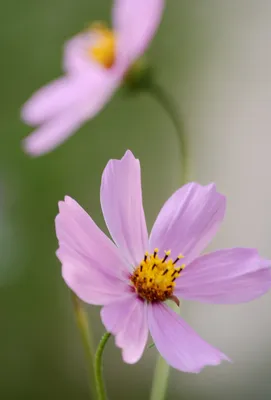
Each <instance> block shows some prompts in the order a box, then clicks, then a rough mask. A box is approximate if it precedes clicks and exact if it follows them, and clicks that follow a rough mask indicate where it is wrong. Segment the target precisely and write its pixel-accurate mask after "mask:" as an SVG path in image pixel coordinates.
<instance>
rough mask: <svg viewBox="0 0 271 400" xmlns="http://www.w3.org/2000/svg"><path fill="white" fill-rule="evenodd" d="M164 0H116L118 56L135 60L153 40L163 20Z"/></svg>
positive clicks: (114, 18) (114, 11) (115, 20)
mask: <svg viewBox="0 0 271 400" xmlns="http://www.w3.org/2000/svg"><path fill="white" fill-rule="evenodd" d="M164 3H165V2H164V0H148V1H146V0H136V1H131V0H115V5H114V8H113V25H114V30H115V31H116V32H117V35H118V39H119V40H118V50H117V51H118V54H117V57H119V56H120V57H121V58H123V56H125V57H128V59H129V62H130V63H131V62H133V61H134V60H135V59H137V58H138V57H140V56H141V55H142V54H143V53H144V51H145V50H146V48H147V46H148V45H149V42H150V41H151V40H152V38H153V36H154V34H155V32H156V30H157V28H158V25H159V23H160V21H161V17H162V13H163V9H164Z"/></svg>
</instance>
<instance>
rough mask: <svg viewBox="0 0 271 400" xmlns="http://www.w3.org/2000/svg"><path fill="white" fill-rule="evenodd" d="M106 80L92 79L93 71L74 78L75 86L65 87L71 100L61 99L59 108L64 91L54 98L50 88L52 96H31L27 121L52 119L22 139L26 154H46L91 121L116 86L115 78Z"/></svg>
mask: <svg viewBox="0 0 271 400" xmlns="http://www.w3.org/2000/svg"><path fill="white" fill-rule="evenodd" d="M107 78H109V79H105V80H103V79H102V76H101V75H97V76H95V74H94V71H93V74H89V75H87V76H86V75H85V76H80V78H76V79H75V80H76V82H77V83H76V84H75V83H74V85H70V86H69V88H66V89H67V90H66V94H67V96H68V95H69V96H70V97H69V98H68V99H67V100H63V102H62V105H58V106H56V101H57V99H58V101H60V97H61V96H64V93H65V90H64V88H63V92H62V93H60V91H59V92H58V94H57V93H56V94H55V97H54V96H53V87H52V88H51V89H52V92H51V97H50V96H46V95H44V96H42V92H41V93H40V97H39V95H37V98H35V95H34V97H33V99H32V100H30V102H29V104H28V106H27V107H28V108H27V109H28V111H27V112H28V119H29V120H30V119H31V118H30V117H32V122H33V121H34V120H36V121H37V120H38V119H40V120H42V119H46V118H50V117H53V119H51V120H49V121H47V122H45V123H44V125H42V126H41V127H40V128H38V129H37V130H36V131H34V133H32V134H31V135H30V136H28V137H27V138H26V139H25V141H24V148H25V151H26V152H27V153H29V154H31V155H33V156H38V155H41V154H44V153H47V152H49V151H51V150H53V149H54V148H55V147H57V146H58V145H59V144H61V143H62V142H64V141H65V140H66V139H68V137H69V136H71V135H72V134H73V133H74V132H75V131H76V130H77V129H79V128H80V126H81V125H82V124H83V123H84V122H86V121H87V120H88V119H91V118H93V117H94V116H95V115H96V114H97V113H98V112H99V111H100V110H101V109H102V108H103V106H104V105H105V103H106V102H107V101H108V100H109V98H110V97H111V96H112V94H113V93H114V91H115V89H116V87H117V85H118V82H117V81H116V79H115V78H112V77H111V76H108V77H107ZM48 90H49V89H48ZM73 90H74V92H73ZM45 92H46V91H45ZM72 99H73V100H72ZM50 100H51V105H50ZM72 102H73V103H74V104H72ZM68 105H70V108H69V107H68ZM51 106H52V108H51ZM54 106H55V107H56V109H55V110H54V109H53V107H54ZM61 107H64V108H65V107H66V108H65V110H64V111H62V112H60V113H58V114H55V115H54V112H55V111H56V110H57V111H60V109H61ZM25 112H26V111H25Z"/></svg>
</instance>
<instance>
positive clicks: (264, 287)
mask: <svg viewBox="0 0 271 400" xmlns="http://www.w3.org/2000/svg"><path fill="white" fill-rule="evenodd" d="M270 265H271V261H267V260H264V259H262V258H261V257H260V256H259V254H258V252H257V250H254V249H244V248H235V249H226V250H219V251H216V252H214V253H210V254H207V255H204V256H202V257H199V258H197V259H196V260H194V261H193V262H192V263H191V264H189V265H188V266H187V267H186V268H185V270H184V271H183V272H182V274H181V276H180V278H178V279H177V281H176V289H175V294H176V295H177V296H180V297H183V298H185V299H192V300H198V301H201V302H207V303H231V304H232V303H241V302H246V301H250V300H253V299H255V298H256V297H259V296H262V295H263V294H264V293H266V292H267V291H268V290H269V289H270V288H271V270H270Z"/></svg>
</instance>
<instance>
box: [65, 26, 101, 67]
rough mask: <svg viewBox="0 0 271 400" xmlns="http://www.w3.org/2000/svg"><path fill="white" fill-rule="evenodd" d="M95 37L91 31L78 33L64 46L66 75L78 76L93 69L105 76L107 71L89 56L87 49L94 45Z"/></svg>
mask: <svg viewBox="0 0 271 400" xmlns="http://www.w3.org/2000/svg"><path fill="white" fill-rule="evenodd" d="M96 41H97V35H96V34H95V33H93V32H91V30H89V31H86V32H85V33H80V34H78V35H76V36H74V37H73V38H71V39H70V40H68V41H67V42H66V43H65V45H64V56H63V67H64V70H65V71H66V72H67V73H68V74H72V75H80V74H82V73H86V72H88V71H89V70H92V69H95V70H96V71H97V72H96V73H101V74H104V75H107V73H108V71H107V70H106V69H105V68H103V66H101V65H100V64H99V63H97V62H96V61H95V60H93V59H92V58H91V57H90V56H89V54H88V53H89V49H90V48H91V47H92V46H93V45H94V44H95V43H96Z"/></svg>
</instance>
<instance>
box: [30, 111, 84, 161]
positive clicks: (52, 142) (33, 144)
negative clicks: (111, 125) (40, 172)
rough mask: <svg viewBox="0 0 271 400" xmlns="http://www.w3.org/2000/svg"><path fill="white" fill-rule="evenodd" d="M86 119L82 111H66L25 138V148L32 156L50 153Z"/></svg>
mask: <svg viewBox="0 0 271 400" xmlns="http://www.w3.org/2000/svg"><path fill="white" fill-rule="evenodd" d="M84 121H85V118H83V116H82V113H81V112H77V111H76V110H72V111H70V112H68V111H66V112H65V113H62V114H60V115H58V116H57V117H55V118H54V119H52V120H51V121H49V122H46V123H45V124H44V125H42V126H41V127H40V128H37V129H36V130H35V131H34V132H33V133H31V134H30V135H29V136H27V137H26V138H25V139H24V140H23V147H24V150H25V151H26V153H28V154H31V155H32V156H39V155H41V154H45V153H48V152H49V151H51V150H53V149H54V148H55V147H57V146H58V145H59V144H61V143H62V142H64V141H65V140H67V139H68V138H69V136H71V135H72V134H73V133H74V131H75V130H76V129H78V128H79V127H80V126H81V125H82V124H83V122H84Z"/></svg>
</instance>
